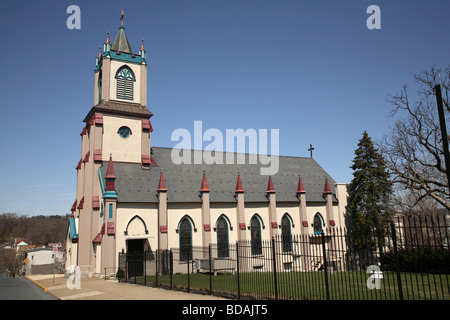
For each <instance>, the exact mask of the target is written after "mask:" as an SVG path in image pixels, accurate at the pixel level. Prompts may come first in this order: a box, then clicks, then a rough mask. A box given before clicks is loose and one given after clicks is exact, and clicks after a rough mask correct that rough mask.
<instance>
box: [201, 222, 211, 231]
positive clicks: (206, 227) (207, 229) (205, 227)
mask: <svg viewBox="0 0 450 320" xmlns="http://www.w3.org/2000/svg"><path fill="white" fill-rule="evenodd" d="M203 229H204V230H205V231H211V225H210V224H204V225H203Z"/></svg>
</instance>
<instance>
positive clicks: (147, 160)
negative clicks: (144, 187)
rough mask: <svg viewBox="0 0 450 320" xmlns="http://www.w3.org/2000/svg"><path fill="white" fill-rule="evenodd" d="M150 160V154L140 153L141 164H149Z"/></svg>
mask: <svg viewBox="0 0 450 320" xmlns="http://www.w3.org/2000/svg"><path fill="white" fill-rule="evenodd" d="M150 163H151V161H150V156H147V155H144V154H143V155H142V164H145V165H150Z"/></svg>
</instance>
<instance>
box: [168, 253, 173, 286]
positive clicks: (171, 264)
mask: <svg viewBox="0 0 450 320" xmlns="http://www.w3.org/2000/svg"><path fill="white" fill-rule="evenodd" d="M169 260H170V261H169V268H170V271H169V273H170V290H172V275H173V253H172V249H170V251H169Z"/></svg>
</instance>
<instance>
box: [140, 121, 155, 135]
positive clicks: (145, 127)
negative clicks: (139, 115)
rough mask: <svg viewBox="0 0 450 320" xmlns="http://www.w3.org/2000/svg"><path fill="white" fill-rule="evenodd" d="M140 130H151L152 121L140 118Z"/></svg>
mask: <svg viewBox="0 0 450 320" xmlns="http://www.w3.org/2000/svg"><path fill="white" fill-rule="evenodd" d="M142 130H148V131H150V132H153V128H152V123H151V122H150V120H146V119H142Z"/></svg>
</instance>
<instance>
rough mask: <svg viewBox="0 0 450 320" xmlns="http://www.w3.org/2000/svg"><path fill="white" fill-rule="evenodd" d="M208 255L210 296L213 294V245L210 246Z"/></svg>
mask: <svg viewBox="0 0 450 320" xmlns="http://www.w3.org/2000/svg"><path fill="white" fill-rule="evenodd" d="M208 255H209V294H212V263H211V262H212V261H211V244H209V245H208Z"/></svg>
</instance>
